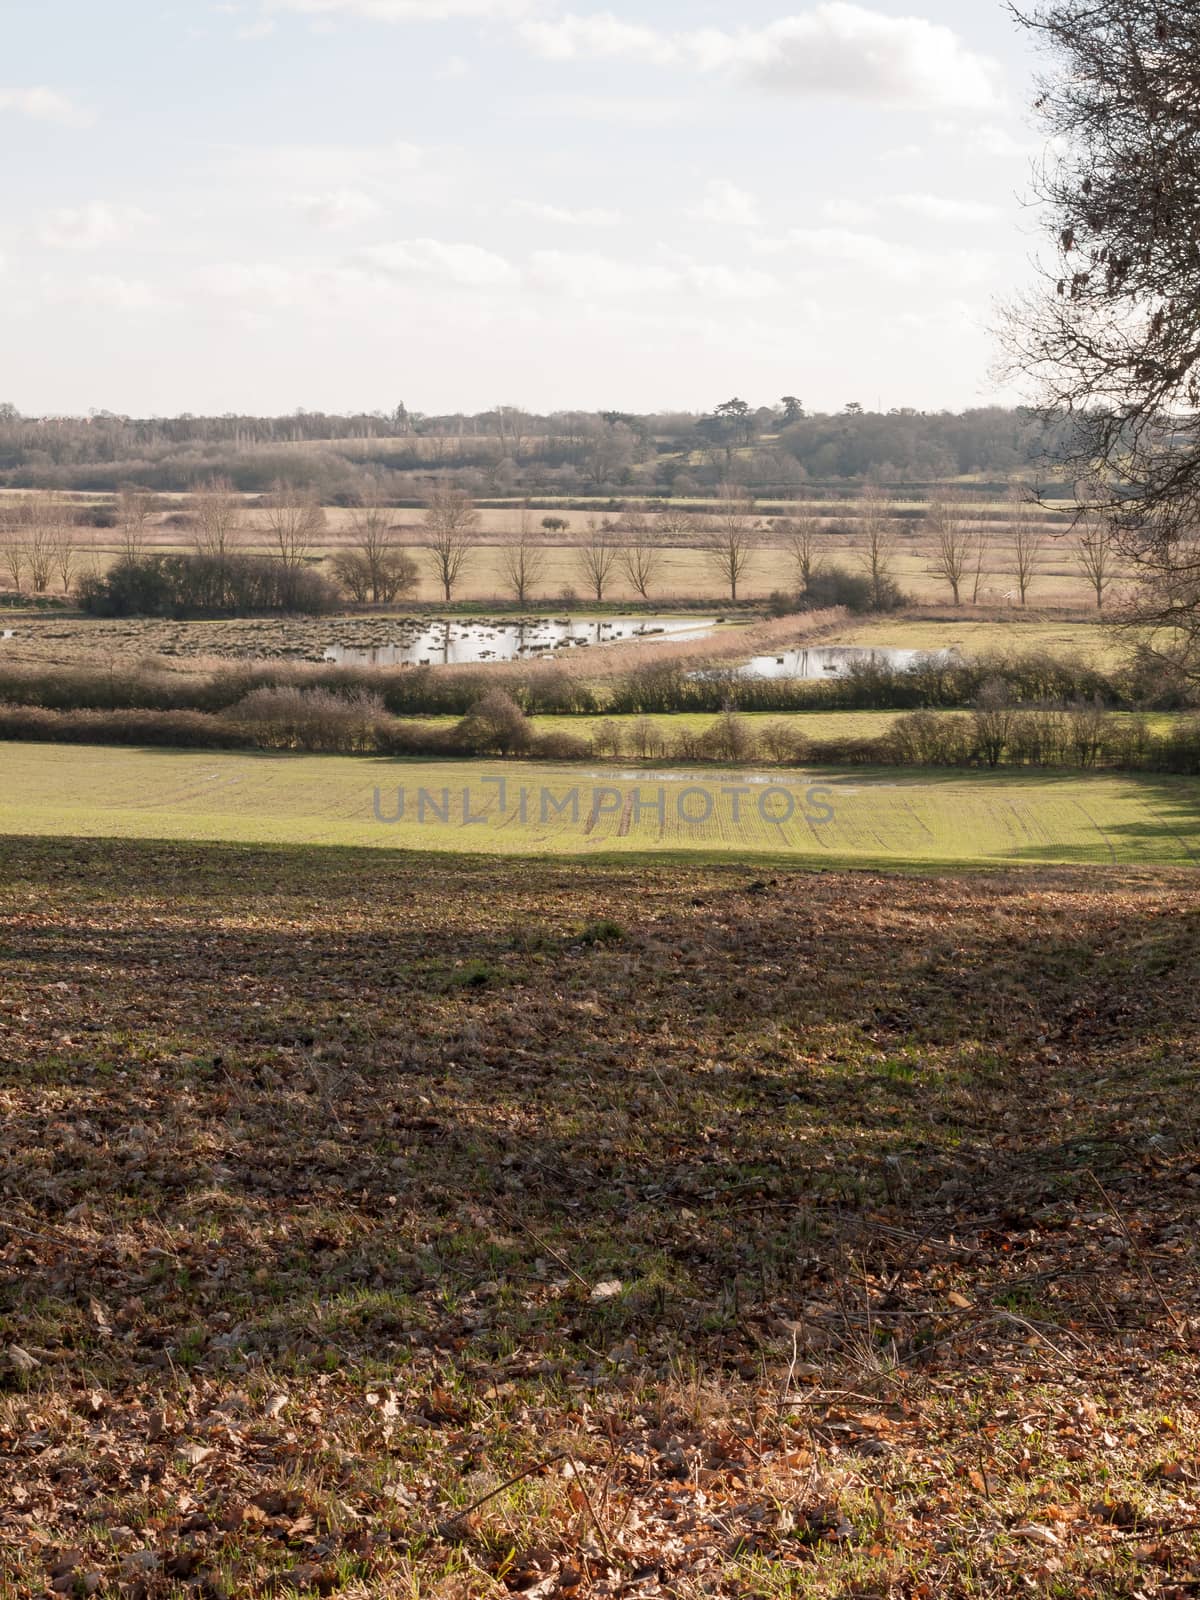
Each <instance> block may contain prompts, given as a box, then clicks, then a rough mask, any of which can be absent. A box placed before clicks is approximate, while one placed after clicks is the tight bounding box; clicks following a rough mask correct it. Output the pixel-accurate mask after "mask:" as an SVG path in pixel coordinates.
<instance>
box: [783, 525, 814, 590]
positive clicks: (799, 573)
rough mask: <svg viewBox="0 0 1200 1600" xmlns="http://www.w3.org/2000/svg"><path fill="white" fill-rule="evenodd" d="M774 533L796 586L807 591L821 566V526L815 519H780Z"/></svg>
mask: <svg viewBox="0 0 1200 1600" xmlns="http://www.w3.org/2000/svg"><path fill="white" fill-rule="evenodd" d="M774 531H775V535H776V537H777V538H778V540H779V542H780V545H781V546H782V547H783V551H784V554H785V555H786V556H787V559H788V562H789V563H790V565H791V568H792V572H793V574H794V576H795V580H796V583H797V585H798V586H799V587H800V588H801V589H807V588H808V586H809V584H810V583H811V582H812V579H813V577H814V575H815V574H816V572H817V571H818V569H819V568H820V565H821V524H820V523H819V522H818V521H817V519H816V517H810V516H803V515H802V516H796V517H782V518H781V519H780V520H779V521H778V522H777V523H776V524H775V530H774Z"/></svg>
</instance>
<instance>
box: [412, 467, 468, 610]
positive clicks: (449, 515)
mask: <svg viewBox="0 0 1200 1600" xmlns="http://www.w3.org/2000/svg"><path fill="white" fill-rule="evenodd" d="M478 527H479V513H478V512H477V511H476V510H475V507H474V506H473V505H472V503H471V497H470V495H468V494H466V493H464V492H463V490H461V489H449V488H445V487H442V486H439V487H438V488H437V489H435V490H434V492H433V494H432V495H431V497H430V500H429V504H428V507H427V508H426V511H425V534H426V537H425V548H426V549H427V550H428V551H429V554H430V555H431V556H432V557H433V567H434V572H435V573H436V574H437V580H438V582H439V583H440V584H441V586H442V594H443V596H444V598H445V600H446V603H447V605H449V603H450V601H451V600H452V599H453V598H454V589H455V586H456V585H457V583H458V581H459V579H460V578H461V577H462V575H463V573H464V571H465V570H466V567H467V565H468V563H469V562H470V560H471V556H472V554H473V553H474V550H475V532H476V530H477V528H478Z"/></svg>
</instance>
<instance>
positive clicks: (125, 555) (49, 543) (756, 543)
mask: <svg viewBox="0 0 1200 1600" xmlns="http://www.w3.org/2000/svg"><path fill="white" fill-rule="evenodd" d="M158 505H159V502H158V501H156V499H155V497H154V496H152V495H150V494H148V493H145V492H143V491H140V490H136V489H127V490H124V491H122V492H121V494H120V495H119V497H118V500H117V506H116V513H117V528H118V538H117V542H118V552H119V556H120V558H121V559H124V560H131V561H138V560H141V559H143V558H144V557H145V556H146V555H147V554H148V553H149V545H150V528H151V525H152V520H153V518H154V516H155V515H156V511H157V507H158ZM187 510H188V523H187V525H188V527H189V528H190V530H191V538H192V543H193V546H194V549H195V551H196V553H197V554H199V555H203V556H206V557H208V558H210V559H213V560H218V561H219V560H223V559H225V558H226V557H229V556H232V555H233V554H234V553H235V552H237V551H239V550H241V549H242V548H244V546H245V544H246V542H247V539H248V537H249V535H250V532H251V529H250V527H249V525H248V524H247V522H246V505H245V501H244V500H243V498H242V497H241V496H240V495H238V494H237V493H236V492H235V491H234V490H233V488H232V486H231V485H230V484H229V483H227V482H225V481H223V480H216V481H214V482H212V483H209V484H208V485H207V486H206V487H205V488H204V489H202V490H201V491H200V492H199V493H197V494H195V495H194V496H193V497H192V498H191V499H190V500H189V501H188V502H187ZM256 510H257V511H258V512H259V513H260V518H259V520H257V521H256V523H255V527H254V530H253V531H254V535H255V541H256V543H261V542H262V539H263V534H264V533H265V535H266V543H267V546H268V549H269V552H270V554H271V555H272V556H273V557H274V559H275V560H277V561H278V562H280V563H281V564H282V565H283V566H284V567H285V568H288V569H289V570H290V569H298V568H300V567H302V566H303V565H304V564H305V563H307V562H309V561H315V560H317V559H319V557H320V554H321V550H322V546H323V544H324V542H325V540H324V535H325V533H326V526H327V524H326V516H325V512H324V510H323V509H322V507H321V505H320V503H319V501H318V499H317V498H316V496H315V495H313V494H311V493H310V492H309V491H307V490H304V489H298V488H296V487H294V486H292V485H289V484H286V483H277V484H276V486H275V489H274V491H273V492H272V494H271V495H270V496H268V497H266V499H265V500H264V501H262V502H260V503H259V506H258V507H257V508H256ZM1008 516H1009V521H1008V524H1007V534H1008V537H1007V539H1006V541H1005V543H1006V545H1007V548H1008V558H1007V562H1006V564H1005V566H1004V567H1003V569H1002V570H1003V571H1004V572H1006V573H1007V574H1008V575H1010V576H1011V578H1012V580H1013V589H1012V593H1013V596H1014V598H1017V597H1019V599H1020V603H1021V604H1022V605H1025V604H1027V602H1028V599H1029V595H1030V592H1031V590H1032V588H1033V586H1034V583H1035V581H1036V579H1037V577H1038V575H1039V574H1040V573H1041V572H1042V570H1043V568H1044V563H1045V558H1046V555H1047V552H1048V547H1049V544H1050V540H1049V538H1048V535H1047V532H1046V529H1045V527H1044V525H1043V524H1042V523H1041V522H1040V521H1039V520H1038V519H1037V518H1036V517H1035V516H1034V515H1033V514H1032V509H1031V508H1030V507H1029V506H1028V504H1026V503H1025V502H1022V501H1020V500H1019V499H1017V500H1014V502H1013V505H1012V507H1011V508H1010V510H1009V513H1008ZM72 518H73V512H72V510H71V508H70V506H69V505H68V504H67V503H66V502H65V501H63V500H62V499H61V498H60V497H57V496H54V495H41V496H30V497H28V498H25V499H22V500H17V501H13V502H11V503H10V504H9V506H8V507H7V508H6V509H5V510H4V511H3V513H2V514H0V565H2V567H3V570H4V572H5V573H6V574H7V576H8V578H9V579H10V580H11V582H12V585H13V587H14V588H15V589H17V590H18V592H19V591H21V590H22V589H23V588H25V587H26V586H27V587H28V588H29V589H31V590H32V591H33V592H34V593H44V592H45V591H46V590H47V589H48V588H49V587H50V586H51V584H52V582H53V581H54V580H55V579H56V578H57V579H58V580H59V581H60V582H61V585H62V588H63V590H64V591H66V590H68V589H69V588H70V586H71V581H72V578H73V577H74V576H75V575H76V571H77V568H78V566H79V560H80V555H81V550H80V545H79V530H78V528H77V527H76V526H75V524H74V522H73V520H72ZM479 525H480V519H479V514H478V512H477V511H476V510H475V507H474V506H473V504H472V502H471V500H470V498H469V496H468V495H467V494H466V493H465V492H463V491H462V490H458V489H453V488H443V489H439V490H438V491H437V492H436V493H435V494H434V495H433V497H432V498H431V500H430V501H429V503H428V506H427V508H426V511H425V514H424V519H423V526H422V530H421V531H422V537H421V540H420V543H421V546H422V547H423V549H424V550H425V551H426V553H427V554H428V556H429V558H430V561H431V563H432V567H433V571H434V575H435V577H436V579H437V582H438V586H439V588H440V589H441V592H442V596H443V598H444V600H445V601H446V602H447V603H449V602H451V601H452V600H453V599H454V596H455V592H456V591H457V590H458V589H459V587H460V584H461V582H462V579H463V577H464V576H465V574H466V572H467V570H468V568H469V566H470V564H471V561H472V558H473V557H474V555H475V553H476V551H477V549H478V546H479ZM904 526H905V525H904V524H903V523H901V522H900V520H899V519H898V518H897V517H896V516H895V515H894V513H893V508H892V506H891V505H890V504H889V502H888V501H887V500H886V499H884V498H883V497H882V496H881V495H879V494H878V493H877V492H875V491H870V490H869V491H867V492H866V493H865V494H864V495H863V496H862V497H861V499H860V500H859V502H858V506H857V515H856V516H855V518H854V521H853V524H852V527H853V536H854V554H853V559H854V561H855V563H856V565H857V566H858V567H859V568H860V569H861V571H862V572H863V574H864V575H865V576H866V578H867V579H868V580H869V583H870V586H871V591H872V596H873V599H874V601H875V604H876V605H877V606H881V605H882V603H883V600H884V597H885V593H886V591H887V590H888V589H889V587H894V584H895V577H896V567H897V559H898V556H899V552H900V535H901V531H902V529H903V527H904ZM566 527H567V524H566V522H565V521H564V520H563V519H562V518H554V517H546V518H543V519H542V523H541V530H542V531H535V528H534V524H533V515H532V513H531V512H530V510H529V509H528V508H525V509H523V510H521V511H520V512H519V513H518V519H517V525H516V528H515V529H514V530H513V532H512V534H511V535H510V536H509V537H508V539H507V540H506V541H505V542H504V543H503V544H502V545H501V547H500V551H499V567H500V578H501V582H502V584H503V586H504V589H505V591H506V592H507V593H508V594H509V595H510V596H511V597H512V598H513V599H514V600H515V601H517V603H518V604H522V605H523V604H526V603H527V602H529V601H530V600H532V599H533V597H534V596H535V594H536V593H537V591H538V590H539V589H540V588H542V586H543V585H544V581H545V578H546V573H547V567H548V563H549V557H550V552H551V548H552V547H551V546H549V545H548V544H547V542H546V539H545V531H554V532H561V531H563V530H565V529H566ZM347 532H348V537H347V538H346V539H345V541H344V542H343V543H341V544H340V547H339V548H338V550H337V551H336V553H335V554H334V555H333V557H332V558H331V562H330V567H331V570H332V573H333V576H334V578H335V579H336V580H337V582H338V583H339V584H340V586H341V587H342V589H343V590H344V592H345V593H346V594H347V595H348V596H349V597H350V598H351V599H352V600H353V601H355V602H357V603H359V604H374V605H386V604H389V603H391V602H393V601H395V600H398V599H400V598H401V597H402V596H404V595H407V594H410V593H411V592H412V591H413V589H414V588H415V587H416V584H417V582H418V579H419V576H420V574H419V570H418V568H417V565H416V562H415V561H414V559H413V556H412V555H411V554H410V552H409V549H408V548H406V547H405V545H404V544H402V543H401V539H400V535H401V533H402V530H401V529H400V528H398V527H397V526H396V525H395V523H394V522H393V520H392V513H391V511H390V510H389V508H388V506H387V505H386V503H385V501H384V499H383V498H382V496H380V495H367V496H365V497H364V499H363V502H362V504H361V505H359V506H358V507H357V508H356V509H355V510H354V511H352V512H351V514H350V522H349V527H348V530H347ZM768 537H769V539H770V542H771V543H772V544H773V545H775V546H777V547H779V546H781V547H782V548H783V550H784V551H785V552H786V555H787V557H788V560H789V565H790V568H791V578H792V582H793V586H794V587H795V588H797V589H801V590H803V589H807V588H809V587H810V585H811V584H812V581H813V579H814V578H815V577H817V576H818V575H819V574H820V573H821V571H822V570H823V569H824V568H825V566H826V565H827V561H826V554H827V551H828V548H829V543H830V535H829V529H828V526H827V524H826V522H825V521H823V520H822V519H820V518H817V517H815V516H796V517H789V518H782V519H776V520H774V521H773V522H767V521H764V520H763V519H762V518H760V517H758V516H757V515H756V512H755V507H754V504H753V502H752V501H751V500H748V499H746V498H744V496H743V495H742V492H741V491H740V489H739V488H737V487H736V486H732V485H726V486H724V487H722V489H721V490H720V492H719V494H718V496H717V499H716V501H715V503H714V506H713V509H712V510H711V511H709V512H706V513H704V514H703V515H696V514H694V513H692V512H689V511H686V510H683V509H681V508H678V507H668V508H666V509H664V510H662V511H657V512H653V513H649V514H648V513H646V512H643V511H638V510H634V511H629V512H626V513H624V514H623V515H622V516H621V517H620V518H619V519H617V520H616V521H613V520H610V519H608V518H603V519H601V518H597V517H588V518H587V521H586V525H585V530H584V533H583V535H582V537H581V538H579V539H577V540H574V541H573V542H572V544H571V547H570V548H571V551H572V559H573V565H574V568H575V572H576V574H577V576H578V580H579V582H580V584H581V587H582V589H583V591H584V593H585V594H586V595H587V597H588V598H589V599H591V600H595V601H601V602H602V601H604V600H605V599H606V598H608V596H609V595H610V594H611V591H612V589H613V587H614V586H615V584H616V583H617V581H618V579H620V580H623V581H624V583H625V584H626V585H627V586H628V588H629V589H631V590H632V591H633V593H635V594H636V595H638V596H639V597H640V598H641V599H643V600H649V599H650V598H651V597H652V592H653V591H654V590H655V589H656V587H657V586H658V584H659V582H660V580H661V577H662V572H663V567H664V564H665V561H666V558H667V554H668V552H669V550H670V549H671V547H672V546H674V545H679V544H686V545H687V547H689V548H691V549H699V551H700V552H701V555H702V556H703V558H704V560H705V562H706V564H707V566H708V568H709V570H710V571H711V572H712V574H713V576H714V578H715V579H716V580H717V581H718V582H719V583H720V585H721V587H722V589H723V590H724V591H725V592H727V593H728V595H729V598H730V600H731V601H736V600H737V598H738V593H739V589H740V588H741V587H742V586H743V584H744V580H745V578H746V576H747V574H748V573H749V571H750V569H751V566H752V564H753V562H754V560H755V558H756V554H757V551H758V549H759V547H760V546H761V545H762V544H763V543H764V541H765V540H766V539H767V538H768ZM1068 543H1069V546H1070V554H1071V556H1072V558H1073V560H1074V563H1075V565H1076V567H1077V569H1078V570H1079V572H1080V574H1081V576H1082V577H1083V578H1084V579H1085V580H1086V581H1087V583H1088V585H1089V587H1090V589H1091V591H1092V593H1093V594H1094V595H1095V599H1096V606H1097V608H1098V609H1102V608H1103V605H1104V601H1105V597H1106V595H1107V593H1108V591H1109V589H1110V587H1111V585H1112V583H1113V581H1114V579H1115V577H1116V575H1117V550H1116V545H1115V542H1114V538H1113V535H1112V532H1111V528H1110V525H1109V524H1108V522H1107V521H1106V520H1105V518H1104V517H1103V516H1101V515H1099V514H1096V515H1089V516H1084V517H1082V518H1081V520H1080V521H1079V522H1078V523H1077V525H1076V526H1075V528H1074V529H1073V530H1072V533H1071V535H1070V536H1069V540H1068ZM921 545H922V547H923V548H924V549H925V551H926V552H927V553H928V560H929V566H928V568H927V571H928V572H929V574H930V575H932V576H934V577H936V578H938V579H940V580H941V581H942V582H944V583H945V584H946V585H947V586H948V587H949V590H950V595H951V598H952V600H953V602H954V604H955V605H958V604H960V603H961V602H962V601H963V598H964V596H966V597H968V598H969V599H970V601H971V602H972V603H976V604H978V603H979V601H980V600H981V599H982V598H983V593H984V587H985V584H987V583H988V582H990V581H991V580H992V579H994V578H995V577H996V576H997V575H998V573H997V563H998V557H999V556H1000V551H999V550H998V548H997V545H996V542H995V541H994V540H993V539H991V538H990V537H989V534H988V531H987V529H986V528H985V527H983V526H982V525H981V524H980V523H979V522H978V521H977V520H975V519H972V518H968V517H966V516H964V515H963V514H962V511H961V510H960V508H958V507H956V505H955V503H954V501H953V500H952V499H951V497H950V496H948V495H941V496H938V497H936V498H935V499H934V500H933V502H932V503H931V505H930V508H929V511H928V512H927V514H926V516H925V518H924V520H923V523H922V524H921Z"/></svg>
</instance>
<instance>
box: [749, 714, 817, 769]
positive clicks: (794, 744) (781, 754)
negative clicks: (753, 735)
mask: <svg viewBox="0 0 1200 1600" xmlns="http://www.w3.org/2000/svg"><path fill="white" fill-rule="evenodd" d="M759 742H760V744H761V745H762V749H763V751H764V752H765V754H766V757H767V759H768V760H769V761H774V762H775V763H776V764H777V765H778V766H781V767H791V766H796V765H798V764H799V763H800V762H802V761H803V760H804V759H805V758H806V755H807V753H808V740H807V739H806V738H805V736H804V734H803V733H801V732H800V730H799V729H798V728H794V727H793V726H792V724H791V723H790V722H768V723H767V725H766V727H765V728H763V730H762V732H761V733H760V734H759Z"/></svg>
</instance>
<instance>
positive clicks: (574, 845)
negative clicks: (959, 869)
mask: <svg viewBox="0 0 1200 1600" xmlns="http://www.w3.org/2000/svg"><path fill="white" fill-rule="evenodd" d="M0 771H2V772H3V777H4V783H3V790H2V792H0V834H5V833H7V834H18V835H45V836H53V837H64V836H68V837H69V836H77V837H87V838H107V837H113V838H129V839H170V840H196V841H228V842H238V843H263V844H315V845H338V846H346V845H350V846H367V847H373V848H379V849H397V848H401V849H406V850H419V851H435V852H440V851H452V852H465V853H469V854H480V853H496V854H502V855H514V856H564V857H572V856H574V857H594V856H601V855H607V854H608V853H610V852H617V853H620V854H622V855H625V854H630V853H632V854H645V855H673V854H685V855H688V856H689V857H692V858H696V859H705V858H710V857H711V858H719V859H730V858H732V859H759V858H786V859H789V860H792V861H793V862H796V863H805V864H813V865H817V864H826V863H828V864H839V863H840V864H846V863H849V864H855V863H858V864H879V865H893V866H909V865H914V866H915V865H922V864H924V865H931V866H962V865H985V864H999V863H1009V864H1012V863H1020V862H1028V863H1052V862H1078V863H1095V864H1105V863H1108V864H1112V863H1127V864H1147V865H1151V864H1157V865H1172V864H1183V863H1188V862H1194V861H1197V860H1200V791H1198V789H1197V785H1196V784H1195V783H1194V782H1190V781H1188V780H1186V779H1179V780H1168V779H1149V778H1144V777H1140V776H1125V775H1123V776H1096V777H1075V776H1072V777H1056V776H1055V777H1045V776H1041V777H1031V776H1029V775H1027V774H1025V773H1018V774H972V775H969V776H964V775H962V774H958V773H954V774H947V775H941V774H922V775H921V776H920V777H919V778H916V779H913V778H911V777H899V776H898V775H897V774H896V773H895V772H893V771H889V772H886V773H883V772H873V771H855V772H853V773H847V772H820V771H811V772H787V773H776V774H773V775H771V776H759V777H758V778H757V780H754V779H753V778H748V777H747V775H746V774H744V773H736V774H722V773H721V772H719V771H715V770H712V769H702V768H696V769H692V770H690V771H683V772H679V771H677V772H664V773H651V772H646V771H637V772H624V773H622V772H621V771H620V770H619V769H616V768H597V769H590V768H586V767H582V766H580V767H574V768H572V767H557V768H556V767H552V766H542V765H534V764H522V763H517V762H511V763H509V762H495V763H489V764H482V763H478V762H443V763H426V762H398V761H386V760H367V759H354V758H343V757H302V756H277V755H246V754H218V755H213V754H210V753H195V752H174V751H161V750H160V751H143V750H128V749H110V748H105V749H101V748H94V747H84V748H79V747H75V748H64V747H59V746H49V745H11V744H10V745H4V746H0ZM500 780H503V782H504V785H505V788H504V790H503V792H502V791H501V785H500ZM769 786H773V787H774V789H775V790H776V792H775V793H774V794H773V795H771V796H767V795H766V794H765V791H766V789H767V788H768V787H769ZM422 790H424V791H425V795H426V798H425V799H424V800H422V799H421V798H420V792H421V791H422ZM734 790H738V791H741V792H740V795H739V797H738V798H735V797H734V795H733V793H732V791H734ZM400 791H403V805H401V800H400ZM781 791H784V792H781ZM377 793H378V796H379V812H380V815H381V816H382V817H384V818H393V817H397V818H399V820H396V821H379V820H376V816H375V803H376V794H377ZM572 795H574V796H575V802H574V804H572V801H571V796H572ZM635 796H636V800H635ZM660 803H661V805H662V808H663V809H662V813H661V816H660V815H659V813H658V812H657V811H656V810H655V809H654V808H655V807H656V806H657V805H658V804H660ZM635 804H639V805H640V808H641V811H640V815H639V814H638V813H637V812H636V811H635V810H634V807H635ZM789 811H790V813H791V820H789V821H786V822H785V821H782V820H781V821H775V820H772V818H774V817H780V818H783V817H785V816H787V815H788V814H789ZM681 813H684V814H685V819H684V820H681Z"/></svg>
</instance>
